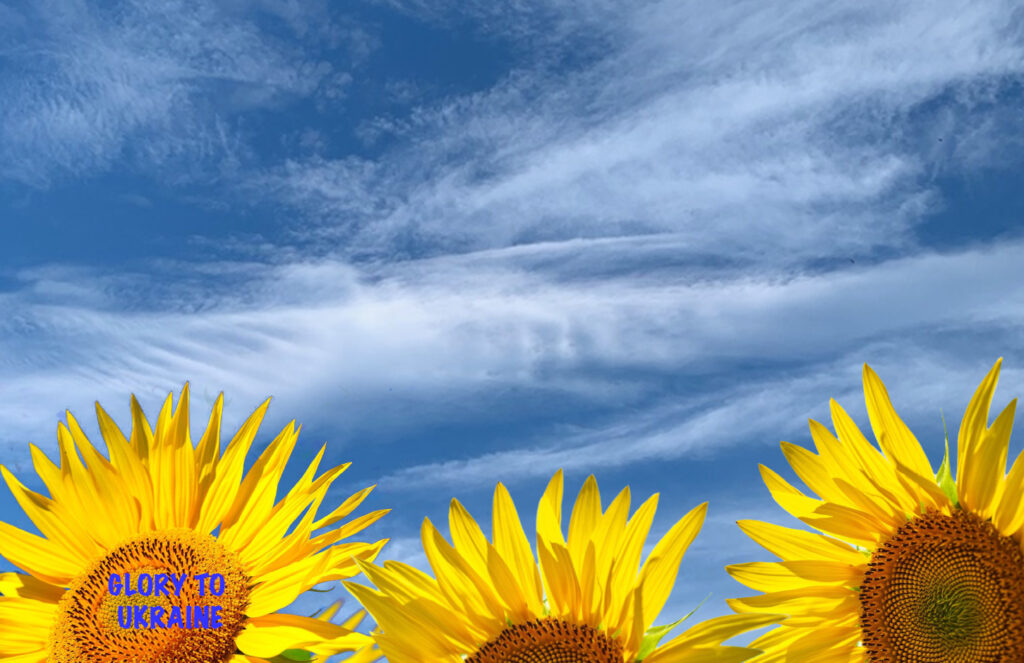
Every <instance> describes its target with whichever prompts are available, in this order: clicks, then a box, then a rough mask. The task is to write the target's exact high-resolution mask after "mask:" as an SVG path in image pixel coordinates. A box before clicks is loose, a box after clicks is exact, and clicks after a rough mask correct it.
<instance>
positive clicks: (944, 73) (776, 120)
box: [255, 2, 1024, 264]
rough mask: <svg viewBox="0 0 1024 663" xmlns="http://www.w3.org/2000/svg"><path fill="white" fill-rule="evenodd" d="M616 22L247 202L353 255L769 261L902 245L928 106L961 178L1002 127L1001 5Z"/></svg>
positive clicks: (673, 6)
mask: <svg viewBox="0 0 1024 663" xmlns="http://www.w3.org/2000/svg"><path fill="white" fill-rule="evenodd" d="M405 6H406V8H407V9H410V10H414V11H423V10H424V8H423V7H419V6H418V5H415V3H406V4H405ZM475 6H477V5H471V7H470V8H468V9H467V8H465V7H463V5H462V4H460V11H468V12H470V13H472V7H475ZM416 7H419V9H418V10H417V9H416ZM542 7H543V11H551V12H555V13H557V14H558V15H559V16H563V17H566V20H570V19H571V17H572V16H574V14H573V12H574V11H575V10H574V9H572V8H571V7H572V6H570V5H566V4H562V3H548V4H545V5H543V6H542ZM629 7H630V9H626V8H625V7H615V9H614V10H609V11H610V14H611V15H614V17H615V20H616V24H615V25H616V26H617V27H616V28H615V29H614V30H613V32H614V37H609V39H610V40H611V41H610V43H609V45H608V47H607V49H606V50H605V56H604V57H602V58H598V59H596V60H594V59H591V60H586V59H584V62H585V64H584V65H581V66H578V67H576V68H570V69H569V70H567V71H566V70H558V71H557V73H554V72H552V70H551V68H550V67H545V66H541V65H529V66H524V67H523V68H522V69H519V70H516V71H513V72H511V73H510V74H509V75H508V76H507V78H506V79H505V80H503V81H502V82H501V83H499V84H498V85H496V86H495V87H494V88H492V89H490V90H486V91H481V92H478V93H476V94H473V95H468V96H463V97H459V98H455V99H453V100H446V101H445V102H443V103H440V104H438V105H434V106H426V107H423V108H420V109H418V110H417V111H415V112H414V113H412V114H411V115H410V116H409V117H406V118H391V119H389V120H387V121H384V120H381V119H377V120H375V121H373V122H371V123H369V124H368V129H367V130H368V131H371V132H373V133H375V134H376V135H379V133H380V132H381V131H382V130H386V127H389V126H390V127H392V129H393V131H394V132H395V133H396V135H397V136H398V137H399V139H400V140H399V142H398V147H396V148H395V149H394V150H393V151H392V152H390V153H388V154H386V155H385V156H384V157H383V158H382V159H381V160H379V161H377V162H368V161H363V160H358V159H353V158H348V159H342V160H337V161H331V160H325V159H316V160H313V161H309V162H302V161H291V162H289V163H288V164H287V165H286V166H284V167H282V168H281V169H279V170H277V171H273V172H270V173H268V174H267V175H265V176H264V177H262V178H259V179H258V180H257V184H256V185H255V186H256V187H258V188H264V189H269V190H271V191H275V192H276V193H277V194H278V195H280V196H282V197H283V198H284V199H285V200H288V201H289V202H290V203H292V204H294V205H296V206H297V207H299V208H300V209H303V210H305V211H306V212H307V213H309V214H311V215H313V216H315V217H317V218H319V219H320V220H321V223H322V226H321V227H320V229H319V230H318V231H317V232H316V233H315V236H316V237H318V238H322V237H323V236H325V235H326V236H328V237H330V236H332V235H333V236H334V238H335V241H337V242H339V243H340V244H343V245H344V246H345V250H346V251H349V252H351V253H353V254H356V255H360V254H363V253H367V252H368V253H370V254H374V255H383V256H386V257H387V256H392V255H395V254H397V255H410V254H411V255H423V254H435V253H446V252H462V251H467V250H474V249H481V248H495V247H504V246H509V245H516V244H522V243H529V242H537V241H546V240H551V241H559V240H570V239H574V238H580V237H606V236H630V235H635V234H644V233H650V232H672V233H674V234H676V235H678V237H679V238H680V239H681V240H682V241H685V242H686V244H687V246H688V248H689V250H690V251H691V252H693V253H704V254H712V255H717V256H727V257H728V258H729V259H731V260H737V259H740V260H747V261H755V262H758V263H775V264H777V263H792V262H800V261H804V260H813V259H817V258H820V257H824V256H837V255H838V256H844V257H845V256H848V255H865V254H869V253H870V252H872V250H875V249H877V248H880V247H887V248H908V247H911V246H912V245H913V234H912V229H913V228H914V226H915V224H916V223H918V222H919V221H920V220H921V219H922V218H923V217H924V216H925V215H926V214H927V213H929V212H932V211H935V210H936V209H937V207H938V205H940V204H941V199H940V197H939V195H938V191H937V190H936V189H933V188H932V186H931V185H930V184H929V179H928V176H927V174H928V173H934V172H935V170H936V168H937V167H938V166H939V165H940V164H942V163H943V162H944V161H945V160H947V159H949V158H951V152H950V151H948V150H947V151H943V152H937V151H936V150H935V149H934V147H933V144H932V143H934V142H935V137H934V136H932V135H931V133H928V138H929V139H930V140H931V142H928V141H925V140H923V138H921V137H919V136H917V134H918V133H920V131H921V130H920V129H919V126H920V125H922V124H927V123H928V120H927V119H926V118H927V115H924V116H923V117H921V115H922V113H923V112H924V111H923V110H922V109H923V108H924V107H925V106H926V105H927V104H932V105H934V106H935V107H936V108H937V109H939V111H933V112H941V110H942V109H946V110H947V112H951V113H953V114H954V115H955V116H956V117H957V120H958V123H957V130H956V131H953V132H950V134H948V135H947V136H946V138H947V139H948V140H949V141H950V142H949V143H948V145H949V146H950V148H949V149H950V150H953V151H954V152H953V153H952V154H953V155H957V154H965V153H969V154H970V155H971V159H970V161H969V162H962V166H963V167H967V166H968V163H969V164H973V167H981V166H982V165H983V164H984V163H986V161H987V159H997V160H998V159H1004V158H1005V154H1006V151H1005V150H1004V149H1002V148H1000V147H999V146H998V144H996V143H995V142H993V141H992V140H986V139H984V137H985V136H998V135H999V133H1000V132H999V130H998V129H996V128H994V126H998V127H1000V128H1001V129H1003V130H1005V129H1006V128H1007V127H1008V126H1015V125H1013V124H1012V119H1011V118H1010V117H1009V116H1007V115H1006V114H1004V113H1000V112H998V111H986V110H984V109H985V108H988V107H990V106H991V103H990V98H991V95H992V93H993V92H992V91H993V90H994V89H998V85H999V83H1000V81H1002V82H1004V83H1005V81H1006V80H1007V78H1008V77H1009V78H1012V77H1013V76H1016V75H1019V73H1020V72H1021V71H1022V70H1024V48H1022V47H1021V45H1020V43H1019V42H1018V40H1017V39H1016V38H1015V36H1014V33H1013V30H1012V29H1008V28H1007V17H1008V16H1011V15H1012V13H1011V7H1010V5H1009V4H1008V3H988V4H983V5H982V4H978V3H946V4H945V5H944V7H939V6H938V5H935V4H934V3H933V4H929V5H913V6H909V5H907V6H899V7H894V6H892V5H891V3H881V2H879V3H874V2H872V3H858V4H856V5H850V4H835V3H831V4H824V3H820V2H802V3H795V4H791V5H789V6H788V9H787V10H786V11H781V12H780V11H778V8H777V7H769V6H765V5H762V4H760V3H749V2H740V3H705V4H697V5H695V4H694V3H678V2H661V3H637V4H635V5H630V6H629ZM502 11H509V12H511V13H512V14H517V12H518V11H519V10H518V9H516V8H513V9H506V10H502ZM610 14H609V13H606V12H604V11H598V12H596V16H599V17H602V18H605V19H607V18H608V17H609V15H610ZM581 20H582V19H581ZM1011 23H1012V22H1011ZM907 35H919V38H915V39H908V38H907ZM568 43H569V44H573V45H576V44H578V43H579V42H578V41H569V42H568ZM950 92H952V93H953V94H952V96H951V98H952V101H942V95H946V94H948V93H950ZM912 116H913V117H914V118H915V119H913V121H912V119H911V118H912ZM922 120H924V121H923V122H922ZM957 150H958V151H957ZM986 154H987V155H988V156H986Z"/></svg>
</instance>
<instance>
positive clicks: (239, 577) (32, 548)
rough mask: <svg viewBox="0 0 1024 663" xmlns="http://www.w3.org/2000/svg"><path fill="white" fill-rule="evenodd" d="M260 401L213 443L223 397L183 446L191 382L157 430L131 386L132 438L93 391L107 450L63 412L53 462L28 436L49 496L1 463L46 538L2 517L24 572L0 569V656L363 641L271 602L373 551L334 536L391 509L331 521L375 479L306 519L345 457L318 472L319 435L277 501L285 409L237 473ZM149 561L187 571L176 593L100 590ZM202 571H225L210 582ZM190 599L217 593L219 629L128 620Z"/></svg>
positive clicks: (59, 662) (105, 657)
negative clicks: (125, 620)
mask: <svg viewBox="0 0 1024 663" xmlns="http://www.w3.org/2000/svg"><path fill="white" fill-rule="evenodd" d="M268 404H269V400H268V401H266V402H264V403H263V404H262V405H261V406H260V407H259V408H257V410H256V411H255V412H254V413H253V414H252V415H251V416H250V417H249V418H248V419H247V420H246V421H245V423H244V424H242V427H241V428H240V429H239V431H238V432H237V433H236V434H235V436H234V438H233V439H232V440H231V442H230V444H228V446H227V448H226V449H225V450H224V452H223V454H222V453H221V448H220V447H221V445H220V434H221V430H220V420H221V410H222V406H223V396H220V397H218V398H217V401H216V403H215V405H214V407H213V412H212V414H211V415H210V419H209V425H208V426H207V428H206V432H205V433H204V434H203V436H202V439H201V440H200V441H199V443H198V445H194V444H193V442H192V440H191V438H190V436H189V408H188V385H187V384H186V385H185V388H184V389H183V390H182V393H181V397H180V399H179V400H178V406H177V408H172V397H171V396H170V395H169V396H168V397H167V400H166V401H165V402H164V404H163V409H162V410H161V411H160V415H159V417H158V418H157V422H156V428H155V429H152V428H150V425H149V423H148V422H147V421H146V418H145V416H144V414H143V412H142V409H141V408H140V407H139V404H138V402H137V401H136V400H135V397H134V396H133V397H132V399H131V410H132V430H131V434H130V436H129V437H128V438H125V436H124V435H123V434H122V432H121V430H120V429H119V428H118V427H117V425H116V424H115V423H114V422H113V420H112V419H111V418H110V417H109V416H108V415H107V414H106V412H104V411H103V409H102V408H101V407H100V406H99V404H98V403H97V404H96V413H97V416H98V419H99V427H100V431H101V433H102V436H103V438H104V440H105V441H106V446H107V451H108V456H109V458H107V457H104V456H103V455H102V454H100V452H99V451H97V450H96V448H95V447H93V445H92V443H91V442H90V441H89V440H88V439H87V438H86V436H85V434H84V433H83V432H82V429H81V427H80V426H79V425H78V423H77V422H76V421H75V419H74V417H72V416H71V413H70V412H69V413H68V414H67V425H66V426H65V425H64V424H60V425H58V428H57V439H58V443H59V449H60V465H59V466H57V465H55V464H53V463H52V462H51V461H50V460H49V459H48V458H47V457H46V456H45V455H44V454H43V453H42V452H41V451H40V450H39V449H38V448H36V447H35V446H32V447H31V451H32V460H33V464H34V466H35V469H36V471H37V472H38V473H39V476H40V478H41V479H42V481H43V483H44V484H45V485H46V487H47V489H48V490H49V493H50V495H49V497H46V496H44V495H41V494H38V493H35V492H33V491H31V490H29V489H27V488H26V487H25V486H24V485H22V483H21V482H20V481H18V479H16V478H15V477H14V476H13V475H12V474H11V473H10V472H9V471H8V470H7V468H5V467H0V472H2V474H3V477H4V479H5V480H6V482H7V485H8V487H9V488H10V489H11V492H12V493H14V497H15V499H17V501H18V504H19V505H20V506H21V508H22V509H24V510H25V513H26V514H27V516H28V517H29V518H30V519H31V520H32V522H33V523H35V525H36V527H38V528H39V530H40V532H41V533H42V535H43V536H42V537H40V536H36V535H34V534H31V533H28V532H25V531H22V530H20V529H17V528H15V527H12V526H11V525H10V524H8V523H4V522H0V554H2V555H3V556H4V557H6V558H7V559H8V560H9V561H10V562H11V563H12V564H14V565H15V566H17V567H19V568H20V569H22V570H23V571H25V574H19V573H3V574H0V594H2V597H0V662H3V663H43V662H44V661H46V662H47V663H123V662H125V661H132V662H133V663H224V662H230V663H257V662H259V661H269V660H274V661H276V660H279V659H278V658H277V657H279V656H280V655H281V654H282V653H286V652H288V650H305V651H307V652H311V653H313V654H317V655H329V654H334V653H338V652H343V651H357V650H365V648H366V647H367V645H368V644H372V641H371V639H370V638H369V637H368V636H365V635H361V634H359V633H354V632H353V631H352V629H351V628H347V627H346V626H338V625H335V624H331V623H329V622H327V621H325V620H318V619H314V618H310V617H301V616H296V615H290V614H284V613H279V612H276V611H277V610H279V609H281V608H284V607H285V606H287V605H288V604H290V603H291V602H292V601H293V600H295V598H296V597H298V595H299V594H300V593H302V592H304V591H306V590H308V589H310V588H311V587H313V586H315V585H317V584H319V583H322V582H325V581H330V580H337V579H342V578H349V577H351V576H353V575H355V574H356V573H358V567H357V566H356V562H355V561H354V560H357V559H362V560H371V559H373V558H374V557H375V556H376V555H377V553H378V552H379V551H380V549H381V547H382V546H383V545H384V543H385V541H378V542H376V543H362V542H344V543H343V542H342V541H343V540H345V539H347V538H348V537H350V536H352V535H353V534H356V533H357V532H360V531H361V530H363V529H364V528H365V527H367V526H368V525H370V524H371V523H373V522H374V521H376V520H377V519H378V518H380V517H381V516H383V515H384V514H385V513H387V512H386V511H375V512H373V513H369V514H366V515H364V516H362V517H359V518H356V519H353V520H349V521H348V522H344V523H343V522H342V521H343V520H344V519H345V518H346V517H347V516H348V515H349V514H350V513H351V512H352V511H353V510H354V509H355V508H356V507H357V506H358V505H359V504H360V503H361V502H362V501H363V500H364V499H365V498H366V496H367V495H368V494H369V493H370V491H371V490H372V487H371V488H367V489H364V490H361V491H359V492H357V493H355V494H354V495H352V496H351V497H349V498H348V499H347V500H345V501H344V502H343V503H342V504H340V505H339V506H338V507H337V508H335V509H334V510H332V511H331V512H330V513H328V514H326V515H323V516H321V517H319V518H318V517H317V510H318V509H319V507H320V505H321V503H322V502H323V500H324V498H325V496H326V494H327V489H328V488H329V487H330V485H331V483H332V482H333V481H334V480H335V479H337V478H338V476H339V475H341V473H342V472H344V471H345V469H346V468H347V467H348V465H342V466H338V467H334V468H332V469H330V470H328V471H326V472H324V473H323V474H321V475H320V476H318V477H317V476H315V475H316V472H317V468H318V467H319V464H320V461H321V459H322V458H323V455H324V451H325V448H326V447H322V448H321V449H320V452H319V453H318V454H317V455H316V457H315V458H314V459H313V462H312V463H311V464H310V465H309V467H308V468H307V469H306V471H305V473H304V474H303V475H302V476H301V477H300V478H299V479H298V481H297V483H296V484H295V485H294V486H293V487H292V488H291V489H290V490H289V492H288V493H287V495H285V496H284V497H282V498H281V499H280V500H279V501H277V502H276V504H275V500H276V496H277V490H278V483H279V482H280V479H281V476H282V472H283V470H284V467H285V463H286V462H287V461H288V458H289V456H290V455H291V452H292V450H293V448H294V446H295V443H296V440H297V438H298V434H299V430H298V429H297V428H296V427H295V422H294V421H293V422H292V423H290V424H288V426H287V427H285V429H284V430H283V431H281V433H280V434H279V435H278V436H277V437H276V438H275V439H274V440H273V441H272V442H271V443H270V445H269V446H268V447H267V449H266V450H265V451H264V452H263V453H262V454H261V455H260V456H259V458H257V459H256V461H255V462H254V463H253V465H252V467H251V468H250V469H249V471H248V472H247V473H244V476H243V465H244V463H245V458H246V455H247V453H248V451H249V447H250V446H251V445H252V442H253V438H254V436H255V435H256V431H257V429H258V427H259V425H260V422H261V421H262V419H263V415H264V413H265V412H266V409H267V405H268ZM172 410H173V411H172ZM79 453H81V457H79ZM83 461H84V462H83ZM318 530H321V531H320V532H319V533H316V534H314V532H318ZM125 574H128V575H127V576H125ZM160 574H165V575H166V574H174V576H175V577H178V578H181V577H182V575H183V574H184V575H186V576H187V579H186V580H183V582H182V586H181V589H180V591H178V592H173V591H168V592H165V593H161V594H160V595H159V596H157V595H156V592H153V591H152V590H150V592H151V595H150V596H142V595H141V594H140V593H136V594H135V595H133V596H128V595H127V591H121V588H120V586H118V587H117V588H116V589H117V592H116V593H115V592H112V591H111V584H110V582H111V578H112V577H114V576H116V577H118V578H122V577H125V579H126V580H130V579H131V578H136V579H140V576H143V575H148V576H149V578H150V579H156V578H158V577H159V575H160ZM202 574H219V575H220V576H223V578H222V581H221V584H220V587H219V589H220V591H221V593H220V595H216V596H215V595H214V593H213V592H214V591H216V588H214V587H213V586H212V582H211V584H210V585H206V584H205V580H203V579H200V576H201V575H202ZM168 586H170V585H168ZM142 587H143V585H142V582H141V579H140V580H139V586H138V590H142ZM211 590H212V591H211ZM196 606H198V607H200V608H204V607H205V608H208V609H209V610H210V611H211V612H212V611H213V606H219V608H218V610H219V611H220V612H219V615H220V622H221V624H220V626H219V627H218V628H178V627H174V628H139V626H141V625H146V624H152V622H151V621H150V620H155V618H154V617H153V616H154V615H156V614H160V615H164V614H166V615H170V614H172V612H175V611H177V610H181V611H182V613H183V614H187V613H188V612H189V611H190V610H191V609H192V608H194V607H196ZM122 607H123V608H124V610H123V612H124V614H129V612H133V611H134V610H135V609H136V608H138V609H139V612H140V613H142V614H143V618H142V621H141V622H139V621H134V622H133V623H132V627H131V628H124V627H122V626H121V622H120V621H119V617H120V614H121V612H122V611H121V610H119V608H122ZM158 610H159V613H157V611H158ZM169 620H170V617H168V621H169ZM161 623H162V619H161ZM198 623H199V622H197V624H198Z"/></svg>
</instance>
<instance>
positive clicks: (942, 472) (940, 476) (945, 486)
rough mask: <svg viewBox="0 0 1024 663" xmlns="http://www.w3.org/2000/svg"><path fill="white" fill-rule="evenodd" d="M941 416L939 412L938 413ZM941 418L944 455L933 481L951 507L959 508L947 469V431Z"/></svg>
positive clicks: (951, 477) (944, 420) (944, 421)
mask: <svg viewBox="0 0 1024 663" xmlns="http://www.w3.org/2000/svg"><path fill="white" fill-rule="evenodd" d="M939 412H940V414H941V412H942V411H941V410H940V411H939ZM941 416H942V432H943V435H944V436H945V438H946V455H945V456H943V457H942V465H939V471H938V472H937V473H936V474H935V480H936V481H938V482H939V488H941V489H942V492H943V493H945V494H946V497H948V498H949V501H950V502H952V503H953V506H956V507H959V506H960V499H959V497H957V494H956V481H955V480H954V479H953V472H952V470H950V468H949V431H947V430H946V416H945V415H941Z"/></svg>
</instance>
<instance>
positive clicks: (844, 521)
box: [728, 360, 1024, 663]
mask: <svg viewBox="0 0 1024 663" xmlns="http://www.w3.org/2000/svg"><path fill="white" fill-rule="evenodd" d="M1001 361H1002V360H1000V361H998V362H996V364H995V366H993V368H992V370H991V371H989V373H988V375H987V376H986V377H985V379H984V380H983V381H982V383H981V385H980V386H979V387H978V389H977V391H976V392H975V394H974V397H973V398H972V399H971V401H970V404H969V405H968V406H967V411H966V413H965V414H964V417H963V421H962V422H961V424H960V431H959V435H958V438H957V459H958V462H957V468H956V478H955V479H954V477H953V473H952V471H951V468H950V463H949V443H948V441H947V444H946V456H945V458H944V459H943V462H942V464H941V466H940V467H939V470H938V472H937V473H935V472H933V470H932V466H931V465H930V464H929V462H928V458H927V457H926V456H925V453H924V451H923V450H922V448H921V445H920V444H919V443H918V441H917V440H916V439H915V438H914V435H913V433H911V432H910V429H908V428H907V426H906V424H904V423H903V421H902V420H901V419H900V418H899V416H898V415H897V414H896V412H895V410H894V409H893V406H892V404H891V403H890V401H889V395H888V393H887V392H886V389H885V385H883V384H882V381H881V380H880V379H879V378H878V376H877V375H876V374H875V373H874V371H872V370H871V369H870V368H869V367H867V366H865V367H864V394H865V399H866V401H867V409H868V416H869V418H870V420H871V427H872V429H873V430H874V434H875V438H876V439H877V440H878V444H879V447H880V448H881V452H880V451H879V450H878V449H876V448H875V447H874V446H873V445H872V444H871V443H869V442H868V441H867V439H865V437H864V436H863V435H862V434H861V432H860V431H859V430H858V429H857V426H856V425H855V424H854V423H853V421H852V420H851V419H850V417H849V415H847V414H846V412H844V411H843V409H842V408H841V407H840V406H839V405H838V404H837V403H836V402H835V401H831V411H832V422H833V424H834V425H835V429H836V435H835V436H834V435H833V434H832V433H831V432H830V431H829V430H828V429H826V428H825V426H823V425H821V424H820V423H818V422H816V421H811V422H810V426H811V436H812V438H813V439H814V443H815V446H816V448H817V452H818V453H817V454H815V453H813V452H811V451H808V450H807V449H804V448H802V447H799V446H796V445H793V444H789V443H786V442H783V443H782V451H783V453H784V454H785V456H786V459H787V460H788V461H789V463H790V465H791V466H792V468H793V470H794V472H795V473H796V475H797V476H798V477H800V479H801V480H802V481H803V482H804V483H805V484H806V485H807V487H808V488H810V490H811V491H812V492H813V493H815V494H816V495H817V497H818V498H820V499H818V498H814V497H809V496H807V495H805V494H804V493H802V492H801V491H799V490H798V489H796V488H794V487H793V486H792V485H790V484H789V483H787V482H786V481H785V480H784V479H783V478H782V477H780V476H779V475H778V474H776V473H775V472H773V471H771V470H770V469H768V468H766V467H763V466H762V467H761V475H762V477H763V478H764V481H765V483H766V484H767V485H768V488H769V490H770V491H771V493H772V495H773V497H774V498H775V500H776V501H777V502H778V503H779V505H780V506H781V507H782V508H783V509H785V510H786V511H788V512H789V513H790V514H792V515H793V516H795V517H796V518H799V519H800V520H802V521H803V522H804V523H806V524H807V525H809V526H811V527H813V528H814V529H817V530H818V531H820V532H822V533H823V534H815V533H811V532H807V531H803V530H794V529H788V528H785V527H780V526H777V525H771V524H768V523H762V522H756V521H741V522H740V523H739V525H740V527H741V528H742V529H743V530H744V531H745V532H746V533H747V535H749V536H750V537H751V538H753V539H754V540H755V541H757V542H758V543H759V544H760V545H762V546H764V547H765V548H767V549H768V550H769V551H770V552H772V553H774V554H775V555H777V556H778V557H780V558H781V559H782V561H781V562H771V563H761V562H758V563H752V564H738V565H735V566H731V567H729V568H728V570H729V572H730V573H731V574H732V576H733V577H734V578H736V580H738V581H739V582H741V583H743V584H744V585H746V586H747V587H750V588H751V589H754V590H757V591H760V592H764V593H763V594H761V595H758V596H753V597H748V598H739V599H732V600H730V605H731V606H732V607H733V609H734V610H736V611H737V612H742V613H757V612H760V611H771V612H781V613H787V614H789V615H791V617H790V619H788V620H786V621H785V622H783V623H782V624H781V625H780V626H779V627H778V628H775V629H773V630H771V631H769V632H768V633H766V634H765V635H764V636H762V637H761V638H759V639H757V640H755V641H754V642H753V643H752V644H751V646H753V647H760V648H762V649H764V650H765V651H766V653H765V656H764V658H763V659H759V663H760V661H761V660H763V661H765V662H766V663H767V662H772V661H779V662H782V661H787V662H788V661H801V662H803V661H806V662H808V663H814V662H816V661H866V662H871V663H1020V662H1021V661H1024V554H1022V552H1021V540H1022V526H1024V500H1022V497H1024V454H1021V456H1018V458H1017V460H1016V462H1015V463H1014V464H1013V467H1012V468H1011V469H1010V472H1009V474H1007V473H1006V457H1007V450H1008V445H1009V439H1010V429H1011V427H1012V425H1013V415H1014V409H1015V406H1016V400H1014V401H1012V402H1011V403H1010V404H1009V405H1008V406H1007V407H1006V409H1004V410H1003V411H1002V413H1001V414H1000V415H999V416H998V417H996V419H995V421H993V422H992V424H991V425H989V423H988V418H989V408H990V406H991V403H992V394H993V392H994V391H995V387H996V382H997V380H998V377H999V367H1000V363H1001Z"/></svg>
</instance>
